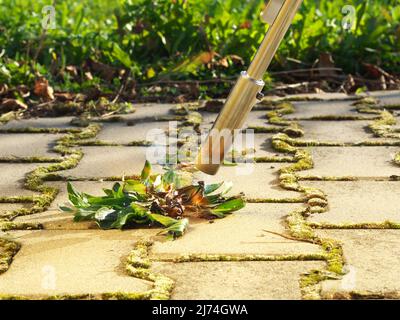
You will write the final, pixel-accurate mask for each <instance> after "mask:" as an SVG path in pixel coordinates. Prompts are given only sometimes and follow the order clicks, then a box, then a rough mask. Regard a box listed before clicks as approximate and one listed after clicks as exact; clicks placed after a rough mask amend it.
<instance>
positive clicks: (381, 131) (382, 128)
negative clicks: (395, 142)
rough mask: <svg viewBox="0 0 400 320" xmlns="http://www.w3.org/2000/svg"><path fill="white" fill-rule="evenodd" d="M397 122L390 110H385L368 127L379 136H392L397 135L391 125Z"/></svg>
mask: <svg viewBox="0 0 400 320" xmlns="http://www.w3.org/2000/svg"><path fill="white" fill-rule="evenodd" d="M396 123H397V120H396V118H395V117H394V116H393V115H392V114H391V113H390V112H388V111H386V110H384V111H382V112H381V113H380V117H379V118H378V119H377V120H376V121H374V122H373V123H372V124H370V125H369V126H368V127H369V128H370V129H371V131H372V132H373V133H374V135H375V136H377V137H381V138H391V137H397V135H396V134H394V133H393V132H392V129H391V126H393V125H395V124H396Z"/></svg>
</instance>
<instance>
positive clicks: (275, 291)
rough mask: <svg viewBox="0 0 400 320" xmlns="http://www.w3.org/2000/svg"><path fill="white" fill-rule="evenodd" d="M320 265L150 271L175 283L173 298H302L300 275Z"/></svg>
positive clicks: (159, 267)
mask: <svg viewBox="0 0 400 320" xmlns="http://www.w3.org/2000/svg"><path fill="white" fill-rule="evenodd" d="M322 266H323V263H320V262H298V261H286V262H277V261H273V262H195V263H179V264H174V263H161V262H158V263H153V267H152V269H154V270H155V271H158V272H161V273H163V274H165V275H167V276H169V277H170V278H172V279H174V280H175V281H176V285H175V288H174V291H173V293H172V299H177V300H197V299H199V300H214V299H217V300H225V299H232V300H270V299H301V293H300V286H299V279H300V276H301V274H302V273H306V272H309V271H310V270H312V269H319V268H322Z"/></svg>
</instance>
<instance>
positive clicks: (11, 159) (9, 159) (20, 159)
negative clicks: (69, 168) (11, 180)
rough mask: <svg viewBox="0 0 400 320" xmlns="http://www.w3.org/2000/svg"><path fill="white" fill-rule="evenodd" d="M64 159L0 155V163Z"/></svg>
mask: <svg viewBox="0 0 400 320" xmlns="http://www.w3.org/2000/svg"><path fill="white" fill-rule="evenodd" d="M62 161H63V159H62V158H54V157H53V158H51V157H0V163H1V162H3V163H6V162H11V163H58V162H62Z"/></svg>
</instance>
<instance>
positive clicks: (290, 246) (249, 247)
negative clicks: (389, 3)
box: [152, 203, 320, 256]
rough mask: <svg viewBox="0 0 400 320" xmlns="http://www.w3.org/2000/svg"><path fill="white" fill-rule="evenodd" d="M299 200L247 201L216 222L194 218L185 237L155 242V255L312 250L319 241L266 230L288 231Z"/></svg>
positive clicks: (310, 251)
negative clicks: (288, 202)
mask: <svg viewBox="0 0 400 320" xmlns="http://www.w3.org/2000/svg"><path fill="white" fill-rule="evenodd" d="M300 206H301V205H300V204H272V203H271V204H247V205H246V207H245V208H243V209H241V210H240V211H237V212H235V213H233V214H231V215H229V216H227V217H225V218H224V219H219V220H214V223H211V224H210V223H209V221H205V220H201V221H199V222H197V223H196V222H195V221H193V223H191V224H190V226H189V230H188V231H187V233H186V234H185V236H184V237H182V238H180V239H178V240H176V241H173V242H170V241H166V242H156V243H155V244H154V246H153V248H152V254H153V255H155V256H179V255H182V254H183V255H184V254H266V255H285V254H312V253H318V252H320V248H319V247H318V246H316V245H313V244H310V243H305V242H299V241H294V240H288V239H286V238H283V237H281V236H278V235H275V234H271V233H268V232H265V230H268V231H273V232H278V233H285V232H286V230H285V226H284V223H285V217H286V216H287V215H288V214H289V213H290V212H292V211H293V210H295V209H297V208H299V207H300Z"/></svg>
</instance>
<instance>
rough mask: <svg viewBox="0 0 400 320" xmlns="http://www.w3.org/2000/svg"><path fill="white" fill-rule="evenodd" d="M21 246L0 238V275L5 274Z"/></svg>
mask: <svg viewBox="0 0 400 320" xmlns="http://www.w3.org/2000/svg"><path fill="white" fill-rule="evenodd" d="M20 248H21V245H20V244H19V243H17V242H14V241H11V240H8V239H4V238H0V274H1V273H3V272H6V271H7V270H8V268H9V266H10V264H11V262H12V260H13V258H14V256H15V255H16V254H17V252H18V251H19V249H20Z"/></svg>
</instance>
